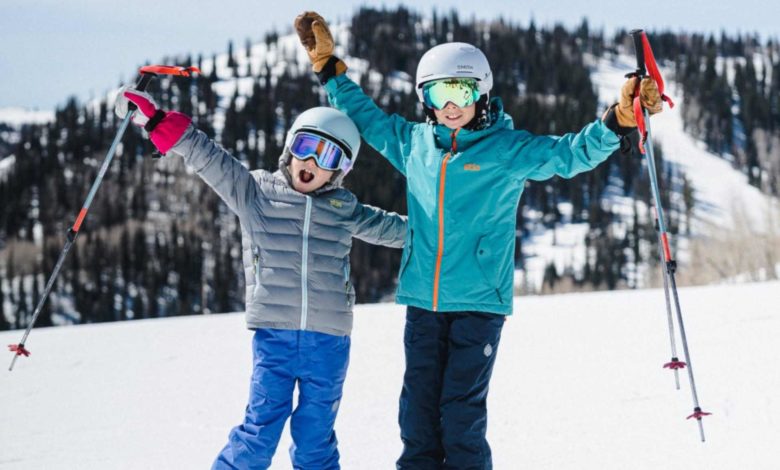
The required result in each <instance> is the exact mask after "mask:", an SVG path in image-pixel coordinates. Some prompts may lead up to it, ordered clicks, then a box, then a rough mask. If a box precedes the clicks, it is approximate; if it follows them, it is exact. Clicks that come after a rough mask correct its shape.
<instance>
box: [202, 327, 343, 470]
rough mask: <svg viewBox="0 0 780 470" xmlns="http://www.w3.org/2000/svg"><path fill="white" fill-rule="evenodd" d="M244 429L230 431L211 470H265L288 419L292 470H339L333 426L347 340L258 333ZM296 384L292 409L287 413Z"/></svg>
mask: <svg viewBox="0 0 780 470" xmlns="http://www.w3.org/2000/svg"><path fill="white" fill-rule="evenodd" d="M252 346H253V350H254V353H253V355H254V368H253V371H252V383H251V385H250V387H249V404H248V405H247V407H246V416H245V417H244V423H243V424H241V425H239V426H236V427H235V428H233V429H232V430H231V431H230V436H229V438H228V443H227V445H226V446H225V447H224V448H223V449H222V452H221V453H220V454H219V456H218V457H217V460H216V461H215V462H214V465H213V466H212V467H211V468H212V470H223V469H241V470H244V469H258V470H259V469H266V468H268V467H269V466H270V465H271V458H272V457H273V455H274V452H275V451H276V446H277V445H278V444H279V438H280V436H281V434H282V430H283V429H284V423H285V422H286V421H287V418H288V417H289V416H290V414H291V413H292V419H291V421H290V433H291V434H292V439H293V445H292V446H291V447H290V457H291V459H292V463H293V467H294V468H295V469H301V470H306V469H317V470H325V469H327V470H330V469H338V468H340V467H339V452H338V449H337V448H336V445H337V441H336V432H335V431H334V430H333V425H334V423H335V421H336V413H337V412H338V409H339V403H340V401H341V390H342V387H343V385H344V378H345V377H346V375H347V366H348V365H349V347H350V338H349V336H334V335H328V334H324V333H316V332H312V331H300V330H278V329H271V328H264V329H258V330H256V331H255V335H254V339H253V340H252ZM296 383H297V384H298V405H297V406H296V408H295V411H294V412H293V411H292V404H293V390H294V388H295V384H296Z"/></svg>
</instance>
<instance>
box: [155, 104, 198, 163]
mask: <svg viewBox="0 0 780 470" xmlns="http://www.w3.org/2000/svg"><path fill="white" fill-rule="evenodd" d="M159 113H163V117H162V119H160V121H159V122H158V123H157V124H156V125H155V126H153V129H152V130H151V131H150V132H149V139H150V140H151V141H152V143H153V144H154V146H155V147H157V150H159V151H160V153H162V154H163V155H164V154H166V153H168V150H170V149H171V148H172V147H173V146H174V145H176V142H178V141H179V139H181V136H182V135H184V131H186V130H187V127H189V125H190V123H191V122H192V119H191V118H190V117H189V116H186V115H184V114H182V113H178V112H176V111H171V112H168V113H166V112H164V111H158V112H157V113H155V115H154V116H153V118H152V119H154V118H156V117H157V116H158V114H159ZM152 119H150V120H149V122H150V123H151V122H152ZM148 125H149V124H148V123H147V126H148Z"/></svg>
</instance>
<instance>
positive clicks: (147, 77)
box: [127, 72, 156, 111]
mask: <svg viewBox="0 0 780 470" xmlns="http://www.w3.org/2000/svg"><path fill="white" fill-rule="evenodd" d="M155 76H156V75H155V74H153V73H149V72H142V73H141V78H140V79H139V80H138V83H137V84H136V85H135V89H136V90H138V91H145V90H146V87H148V86H149V84H150V83H152V80H153V79H154V77H155ZM127 107H128V109H129V110H130V111H135V110H136V109H138V107H137V106H136V105H135V103H133V102H132V101H130V102H129V103H127Z"/></svg>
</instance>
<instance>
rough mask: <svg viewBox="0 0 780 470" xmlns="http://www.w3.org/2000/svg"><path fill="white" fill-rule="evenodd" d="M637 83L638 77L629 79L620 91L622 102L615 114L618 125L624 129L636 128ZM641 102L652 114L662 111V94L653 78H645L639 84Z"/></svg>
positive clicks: (619, 103)
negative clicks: (635, 98)
mask: <svg viewBox="0 0 780 470" xmlns="http://www.w3.org/2000/svg"><path fill="white" fill-rule="evenodd" d="M636 81H637V78H636V77H632V78H629V79H628V80H626V83H625V84H623V88H622V89H621V90H620V101H619V102H618V105H617V107H616V108H615V114H616V115H617V116H616V117H617V121H618V124H619V125H621V126H622V127H636V117H635V116H634V93H635V90H636ZM639 101H640V102H641V103H642V107H643V108H645V109H647V111H648V112H649V113H650V114H656V113H660V112H661V111H662V106H661V105H662V101H661V93H660V92H659V91H658V85H656V83H655V80H653V79H652V78H644V79H643V80H642V82H641V83H640V84H639Z"/></svg>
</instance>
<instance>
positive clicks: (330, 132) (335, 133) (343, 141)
mask: <svg viewBox="0 0 780 470" xmlns="http://www.w3.org/2000/svg"><path fill="white" fill-rule="evenodd" d="M299 131H310V132H311V131H313V133H314V134H323V135H324V137H328V138H330V139H332V140H333V141H334V142H336V143H337V144H339V145H341V147H342V150H345V151H346V152H345V153H346V154H347V156H348V157H349V159H350V163H349V165H348V166H347V167H346V168H345V169H344V170H343V172H344V174H347V173H349V171H350V170H352V167H354V165H355V160H357V156H358V152H360V132H359V131H358V129H357V126H355V123H354V122H352V119H350V118H349V117H348V116H347V115H346V114H344V113H342V112H341V111H339V110H337V109H334V108H328V107H325V106H319V107H316V108H311V109H307V110H306V111H304V112H302V113H301V114H299V115H298V117H297V118H295V121H293V123H292V126H290V129H289V130H288V131H287V138H286V139H285V142H284V146H285V148H287V149H289V148H290V145H291V144H292V142H293V138H294V137H295V133H296V132H299Z"/></svg>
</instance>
